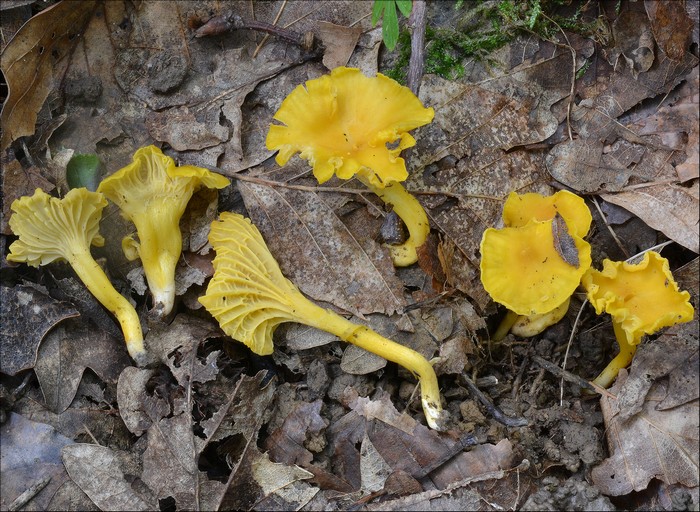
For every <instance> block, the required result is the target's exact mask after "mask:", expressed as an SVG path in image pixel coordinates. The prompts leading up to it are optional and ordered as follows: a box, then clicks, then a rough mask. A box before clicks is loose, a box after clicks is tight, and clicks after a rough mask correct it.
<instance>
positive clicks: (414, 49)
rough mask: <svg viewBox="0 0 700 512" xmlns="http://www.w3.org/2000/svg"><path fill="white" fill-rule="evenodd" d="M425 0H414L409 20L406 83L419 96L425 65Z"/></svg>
mask: <svg viewBox="0 0 700 512" xmlns="http://www.w3.org/2000/svg"><path fill="white" fill-rule="evenodd" d="M425 12H426V8H425V0H413V10H412V11H411V17H410V18H409V20H408V26H409V27H411V29H412V31H411V58H410V59H409V61H408V77H407V79H406V85H408V88H409V89H411V92H413V94H415V95H416V96H418V89H420V81H421V78H423V67H424V65H425V58H424V53H425V23H426V21H425Z"/></svg>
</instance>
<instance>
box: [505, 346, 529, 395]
mask: <svg viewBox="0 0 700 512" xmlns="http://www.w3.org/2000/svg"><path fill="white" fill-rule="evenodd" d="M529 363H530V356H529V355H526V356H525V357H524V358H523V364H521V365H520V370H518V375H516V376H515V380H514V381H513V388H512V389H511V391H510V397H511V398H515V397H517V396H518V388H520V383H521V382H522V380H523V376H524V375H525V369H526V368H527V366H528V364H529Z"/></svg>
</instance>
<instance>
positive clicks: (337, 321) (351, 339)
mask: <svg viewBox="0 0 700 512" xmlns="http://www.w3.org/2000/svg"><path fill="white" fill-rule="evenodd" d="M294 316H295V321H297V322H299V323H302V324H305V325H308V326H310V327H315V328H317V329H321V330H323V331H326V332H330V333H331V334H334V335H336V336H338V337H339V338H340V339H341V340H343V341H346V342H348V343H352V344H353V345H357V346H358V347H360V348H363V349H365V350H366V351H368V352H372V353H373V354H377V355H378V356H381V357H383V358H384V359H386V360H388V361H392V362H394V363H396V364H399V365H401V366H403V367H404V368H406V369H407V370H408V371H410V372H411V373H412V374H413V375H414V376H415V377H416V378H417V379H418V381H419V383H420V388H421V403H422V405H423V412H424V413H425V417H426V419H427V420H428V425H430V427H431V428H434V429H436V430H440V429H441V426H440V423H441V416H442V405H441V403H440V388H439V386H438V381H437V377H436V375H435V370H433V367H432V365H431V364H430V362H428V360H427V359H426V358H425V357H423V356H422V355H421V354H419V353H418V352H416V351H415V350H413V349H410V348H408V347H405V346H403V345H401V344H399V343H396V342H395V341H392V340H390V339H387V338H385V337H384V336H381V335H380V334H377V333H376V332H374V331H373V330H372V329H370V328H368V327H365V326H364V325H357V324H354V323H352V322H351V321H349V320H347V319H345V318H343V317H342V316H340V315H338V314H336V313H334V312H332V311H329V310H327V309H324V308H322V307H320V306H317V305H316V304H314V303H313V302H311V301H309V300H308V299H306V298H305V297H303V296H302V295H301V294H300V295H299V297H298V298H297V299H296V300H295V310H294Z"/></svg>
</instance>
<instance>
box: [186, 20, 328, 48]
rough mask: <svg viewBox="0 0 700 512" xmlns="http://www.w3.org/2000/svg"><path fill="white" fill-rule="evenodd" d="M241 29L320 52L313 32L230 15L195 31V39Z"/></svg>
mask: <svg viewBox="0 0 700 512" xmlns="http://www.w3.org/2000/svg"><path fill="white" fill-rule="evenodd" d="M241 29H243V30H258V31H260V32H265V33H267V34H270V35H273V36H275V37H279V38H280V39H284V40H285V41H289V42H290V43H293V44H296V45H298V46H300V47H301V48H302V49H303V50H305V51H307V52H311V51H312V50H313V49H314V46H316V49H317V50H320V47H319V45H317V44H315V43H317V41H316V39H315V38H314V34H313V32H307V33H305V34H301V33H299V32H295V31H293V30H288V29H286V28H282V27H278V26H276V25H272V24H270V23H265V22H264V21H257V20H247V21H243V19H242V18H241V17H240V16H238V15H235V14H229V15H228V16H214V17H213V18H211V19H210V20H209V21H207V22H206V23H205V24H204V25H202V26H201V27H199V28H198V29H197V30H196V31H195V33H194V37H197V38H199V37H206V36H213V35H218V34H221V33H223V32H229V31H231V30H241Z"/></svg>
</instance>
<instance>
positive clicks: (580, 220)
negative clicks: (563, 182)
mask: <svg viewBox="0 0 700 512" xmlns="http://www.w3.org/2000/svg"><path fill="white" fill-rule="evenodd" d="M557 213H559V215H561V216H562V218H563V219H564V221H565V222H566V225H567V227H568V228H569V231H570V233H571V235H572V236H580V237H584V236H586V235H587V234H588V230H589V229H590V227H591V222H592V220H593V218H592V217H591V211H590V210H589V209H588V206H586V202H585V201H584V200H583V198H581V197H579V196H577V195H576V194H572V193H571V192H569V191H568V190H560V191H559V192H557V193H556V194H554V195H551V196H543V195H540V194H537V193H534V192H529V193H527V194H518V193H517V192H511V193H510V195H509V196H508V199H506V202H505V204H504V205H503V223H504V224H505V225H506V226H507V227H511V228H519V227H522V226H524V225H525V224H527V223H528V222H530V221H531V220H539V221H544V220H550V219H553V218H554V217H555V215H556V214H557Z"/></svg>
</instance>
